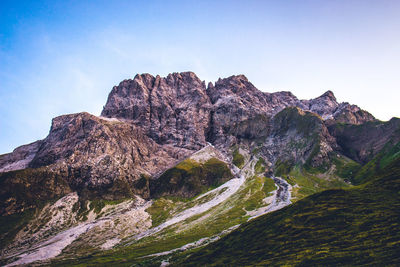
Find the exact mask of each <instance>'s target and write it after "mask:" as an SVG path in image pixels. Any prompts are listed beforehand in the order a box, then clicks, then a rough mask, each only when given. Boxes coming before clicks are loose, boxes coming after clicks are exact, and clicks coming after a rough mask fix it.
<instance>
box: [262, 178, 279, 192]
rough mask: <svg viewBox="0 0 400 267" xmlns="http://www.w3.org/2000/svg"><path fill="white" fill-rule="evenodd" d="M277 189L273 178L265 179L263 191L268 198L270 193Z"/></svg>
mask: <svg viewBox="0 0 400 267" xmlns="http://www.w3.org/2000/svg"><path fill="white" fill-rule="evenodd" d="M275 189H276V185H275V182H274V180H272V179H271V178H267V177H264V185H263V191H264V193H265V195H266V196H268V194H269V193H271V192H272V191H274V190H275Z"/></svg>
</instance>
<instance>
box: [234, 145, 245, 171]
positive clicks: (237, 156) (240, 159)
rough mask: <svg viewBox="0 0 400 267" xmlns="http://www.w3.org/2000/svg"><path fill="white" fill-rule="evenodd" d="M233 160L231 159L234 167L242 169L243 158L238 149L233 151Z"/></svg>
mask: <svg viewBox="0 0 400 267" xmlns="http://www.w3.org/2000/svg"><path fill="white" fill-rule="evenodd" d="M232 156H233V159H232V163H233V164H235V165H236V167H238V168H239V169H241V168H243V165H244V156H243V155H242V154H240V153H239V149H238V148H237V149H235V150H234V151H233V155H232Z"/></svg>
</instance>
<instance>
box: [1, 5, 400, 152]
mask: <svg viewBox="0 0 400 267" xmlns="http://www.w3.org/2000/svg"><path fill="white" fill-rule="evenodd" d="M399 14H400V1H384V0H383V1H382V0H376V1H368V0H363V1H350V0H347V1H335V0H331V1H322V0H321V1H307V0H305V1H290V0H286V1H282V0H279V1H244V0H243V1H218V0H217V1H117V0H113V1H54V0H53V1H7V0H1V2H0V154H2V153H6V152H10V151H12V150H13V149H14V148H15V147H17V146H19V145H22V144H26V143H29V142H32V141H35V140H37V139H42V138H44V137H45V136H46V135H47V133H48V131H49V128H50V124H51V119H52V118H53V117H55V116H58V115H62V114H66V113H76V112H81V111H88V112H90V113H92V114H95V115H99V114H100V112H101V109H102V107H103V105H104V104H105V102H106V99H107V95H108V93H109V91H110V90H111V88H112V86H114V85H116V84H118V83H119V82H120V81H121V80H123V79H127V78H132V77H134V75H135V74H136V73H145V72H148V73H151V74H154V75H155V74H160V75H162V76H165V75H167V74H168V73H170V72H181V71H187V70H191V71H194V72H195V73H196V74H197V75H198V76H199V77H200V79H202V80H206V81H207V82H208V81H215V80H217V79H218V78H219V77H227V76H230V75H233V74H245V75H246V76H247V77H248V78H249V80H250V81H251V82H252V83H253V84H254V85H255V86H256V87H258V88H259V89H260V90H263V91H267V92H274V91H280V90H290V91H292V92H293V93H294V94H295V95H297V96H298V97H299V98H312V97H316V96H319V95H321V94H322V93H323V92H325V91H326V90H328V89H329V90H332V91H333V92H334V93H335V95H336V97H337V98H338V100H339V101H347V102H350V103H353V104H357V105H359V106H361V107H362V108H364V109H366V110H368V111H370V112H371V113H372V114H373V115H375V116H376V117H377V118H379V119H382V120H388V119H390V118H391V117H393V116H397V117H400V108H399V106H398V103H399V99H400V93H399V91H400V75H399V70H400V34H399V33H400V16H399Z"/></svg>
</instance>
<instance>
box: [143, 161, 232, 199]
mask: <svg viewBox="0 0 400 267" xmlns="http://www.w3.org/2000/svg"><path fill="white" fill-rule="evenodd" d="M232 177H233V175H232V173H231V171H230V170H229V168H228V166H227V165H226V164H225V163H224V162H222V161H220V160H218V159H216V158H211V159H209V160H207V161H206V162H205V163H199V162H197V161H194V160H192V159H186V160H184V161H182V162H180V163H179V164H178V165H176V166H175V167H173V168H171V169H169V170H167V171H165V172H164V173H163V174H162V175H161V176H160V177H159V178H158V179H156V180H151V181H150V192H151V196H152V197H153V198H154V197H161V196H179V197H184V198H191V197H194V196H195V195H198V194H200V193H202V192H204V191H206V190H207V189H208V188H210V187H215V186H218V185H220V184H222V183H224V182H226V181H228V180H229V179H231V178H232Z"/></svg>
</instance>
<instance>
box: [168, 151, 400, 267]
mask: <svg viewBox="0 0 400 267" xmlns="http://www.w3.org/2000/svg"><path fill="white" fill-rule="evenodd" d="M399 217H400V159H397V160H395V161H393V162H392V163H391V164H390V165H388V166H386V168H385V169H384V170H381V171H380V172H378V173H377V174H376V176H375V177H374V178H373V179H371V181H370V182H369V183H367V184H365V185H362V186H359V187H355V188H352V189H348V190H343V189H335V190H327V191H324V192H321V193H317V194H314V195H312V196H309V197H307V198H305V199H303V200H300V201H298V202H297V203H295V204H293V205H291V206H289V207H286V208H283V209H281V210H279V211H276V212H274V213H271V214H267V215H264V216H262V217H260V218H258V219H256V220H253V221H250V222H249V223H247V224H245V225H243V226H242V227H240V228H239V229H237V230H236V231H234V232H232V233H231V234H229V235H227V236H226V237H224V238H223V239H221V240H220V241H217V242H216V243H213V244H211V245H209V246H207V247H205V248H203V249H201V250H199V251H198V252H196V253H194V254H193V255H192V256H190V257H189V258H187V259H182V260H181V261H177V262H176V263H175V265H176V266H182V265H185V266H205V265H206V266H217V265H219V266H221V265H225V266H226V265H228V266H240V265H242V266H243V265H288V266H294V265H296V266H315V265H330V266H333V265H355V264H357V265H361V264H363V265H365V264H369V265H395V264H398V263H399V261H398V260H399V258H398V252H399V251H400V222H399Z"/></svg>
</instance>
